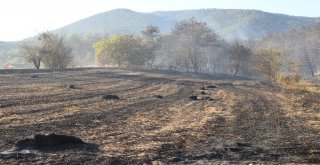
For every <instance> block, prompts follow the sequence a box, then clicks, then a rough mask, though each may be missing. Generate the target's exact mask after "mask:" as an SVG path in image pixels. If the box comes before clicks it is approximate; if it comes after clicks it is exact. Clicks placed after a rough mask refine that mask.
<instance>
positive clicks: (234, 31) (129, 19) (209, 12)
mask: <svg viewBox="0 0 320 165" xmlns="http://www.w3.org/2000/svg"><path fill="white" fill-rule="evenodd" d="M193 17H194V18H196V19H197V20H199V21H202V22H206V23H207V24H208V25H209V27H210V28H212V29H214V30H215V31H216V32H218V33H219V34H220V35H221V36H222V37H224V38H227V39H231V38H233V39H234V38H238V39H239V38H241V39H244V38H260V37H264V36H266V35H268V34H282V33H284V32H288V31H290V30H293V29H300V28H303V27H307V26H310V25H312V24H313V23H315V22H317V21H318V18H311V17H296V16H289V15H283V14H274V13H267V12H263V11H258V10H240V9H199V10H183V11H160V12H150V13H141V12H135V11H132V10H128V9H116V10H111V11H106V12H104V13H100V14H97V15H93V16H90V17H88V18H85V19H82V20H79V21H77V22H75V23H72V24H70V25H67V26H65V27H62V28H60V29H58V30H57V32H64V33H78V34H101V33H102V34H106V33H107V34H109V35H114V34H140V32H141V30H142V29H144V28H145V27H146V26H148V25H155V26H158V27H159V30H160V32H161V33H163V34H165V33H168V32H170V31H171V29H172V28H173V27H174V26H175V24H176V23H177V22H180V21H182V20H185V19H190V18H193Z"/></svg>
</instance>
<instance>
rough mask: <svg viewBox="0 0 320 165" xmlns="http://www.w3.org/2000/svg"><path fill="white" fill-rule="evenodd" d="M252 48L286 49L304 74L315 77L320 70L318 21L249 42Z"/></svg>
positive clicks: (319, 28) (319, 27) (319, 29)
mask: <svg viewBox="0 0 320 165" xmlns="http://www.w3.org/2000/svg"><path fill="white" fill-rule="evenodd" d="M249 45H250V47H251V48H252V49H261V48H278V49H286V50H287V54H288V58H289V59H291V60H294V61H296V63H297V64H298V65H299V67H300V72H301V73H302V74H303V75H304V76H312V77H315V74H316V73H317V72H319V71H320V23H318V24H315V25H313V26H311V27H309V28H304V29H300V30H293V31H290V32H288V33H285V34H282V35H269V36H268V37H265V38H263V39H261V40H257V41H255V42H252V43H250V44H249Z"/></svg>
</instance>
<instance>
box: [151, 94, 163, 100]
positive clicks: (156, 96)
mask: <svg viewBox="0 0 320 165" xmlns="http://www.w3.org/2000/svg"><path fill="white" fill-rule="evenodd" d="M153 97H154V98H157V99H163V96H161V95H154V96H153Z"/></svg>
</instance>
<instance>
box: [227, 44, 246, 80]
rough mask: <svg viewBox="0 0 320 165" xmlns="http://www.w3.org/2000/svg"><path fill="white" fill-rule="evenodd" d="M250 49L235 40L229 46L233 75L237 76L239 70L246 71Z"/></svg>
mask: <svg viewBox="0 0 320 165" xmlns="http://www.w3.org/2000/svg"><path fill="white" fill-rule="evenodd" d="M250 54H251V50H250V49H249V48H247V47H245V46H243V45H241V44H240V43H239V41H236V42H235V43H234V44H232V45H231V47H230V57H229V58H230V64H229V65H230V68H231V70H232V72H231V74H232V76H233V77H235V76H237V75H238V73H239V72H243V73H244V72H247V71H248V64H249V60H250Z"/></svg>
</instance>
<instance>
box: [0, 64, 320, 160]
mask: <svg viewBox="0 0 320 165" xmlns="http://www.w3.org/2000/svg"><path fill="white" fill-rule="evenodd" d="M0 93H1V95H0V164H18V163H22V164H30V163H34V164H37V163H39V164H40V163H49V164H61V163H71V164H73V163H74V164H77V163H87V164H143V163H146V164H162V163H163V164H166V163H169V164H183V163H187V164H188V163H190V164H193V163H194V164H207V163H210V162H211V163H212V162H224V161H227V162H253V163H254V162H266V163H278V162H280V163H288V162H292V163H320V141H319V138H320V100H319V98H320V97H319V94H318V93H308V92H298V93H291V92H290V91H285V90H279V89H277V88H275V87H270V86H266V85H263V84H260V83H259V82H255V81H244V80H242V81H240V80H237V81H231V80H223V79H219V80H215V79H214V77H213V78H212V79H208V78H206V79H202V78H197V77H193V78H190V77H186V76H182V75H173V74H164V73H162V74H160V73H151V72H143V71H139V72H138V71H135V72H134V71H128V70H116V69H81V70H67V71H63V72H62V71H57V72H43V73H32V72H30V73H29V72H26V73H15V72H13V73H3V74H0ZM62 135H66V136H65V137H64V136H62ZM49 138H56V139H53V140H51V139H49ZM65 138H67V140H65ZM57 139H58V141H55V140H57ZM66 141H67V142H72V144H69V143H66ZM74 142H75V143H76V144H73V143H74ZM42 146H44V147H42Z"/></svg>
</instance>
